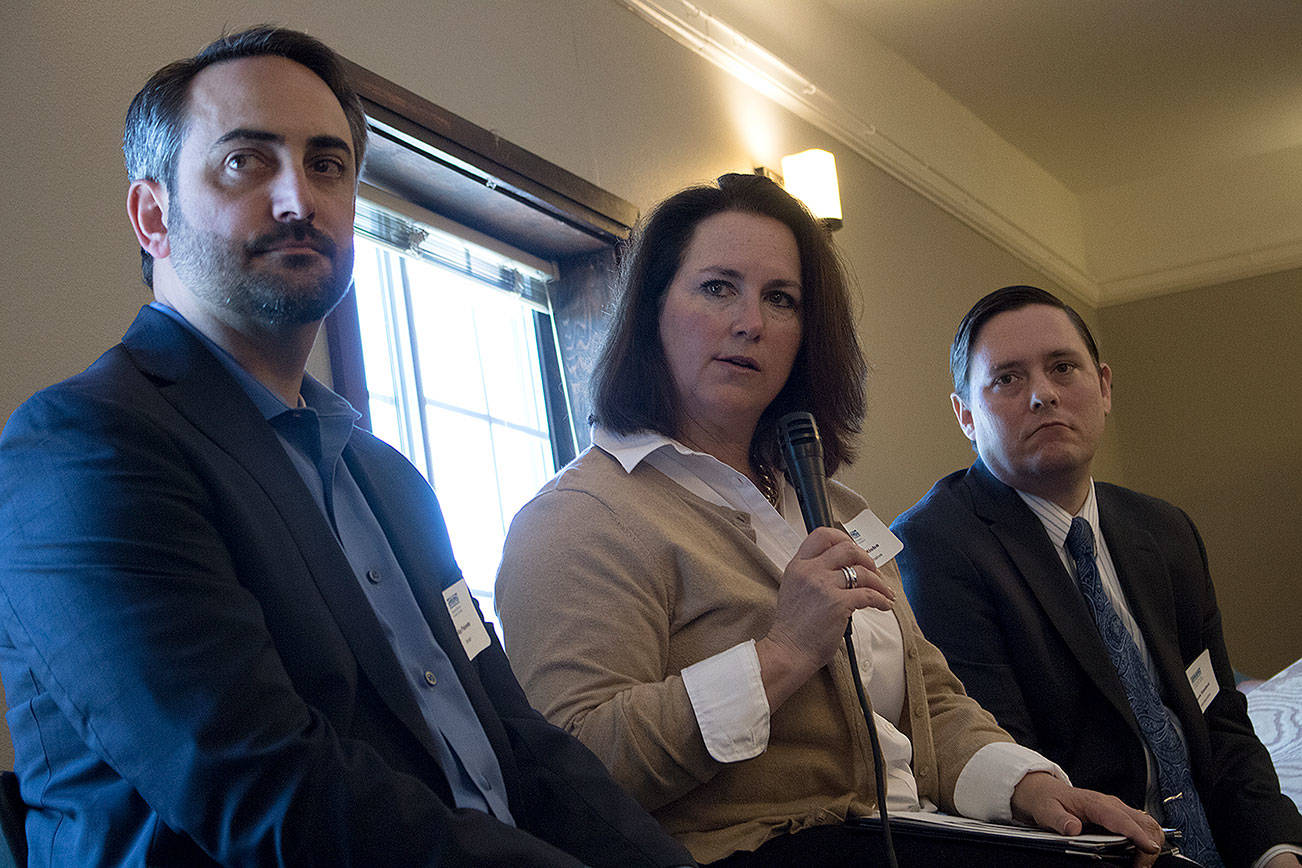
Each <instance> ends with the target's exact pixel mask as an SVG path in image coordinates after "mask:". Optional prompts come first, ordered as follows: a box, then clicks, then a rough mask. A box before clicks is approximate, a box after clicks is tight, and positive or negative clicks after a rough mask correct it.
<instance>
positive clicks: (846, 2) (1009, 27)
mask: <svg viewBox="0 0 1302 868" xmlns="http://www.w3.org/2000/svg"><path fill="white" fill-rule="evenodd" d="M826 2H828V3H829V5H831V6H833V7H834V8H837V9H839V10H841V11H842V12H844V13H845V14H847V15H849V16H851V17H852V18H854V19H856V20H858V21H859V22H861V23H862V24H863V26H864V27H865V28H866V29H867V30H868V31H869V32H870V33H871V34H872V35H873V36H874V37H875V38H876V39H877V40H879V41H880V42H881V43H882V44H884V45H885V46H887V47H888V48H890V49H891V50H893V51H894V52H896V53H897V54H899V55H900V56H901V57H902V58H904V59H905V60H906V61H908V62H909V63H910V64H911V65H912V66H914V67H915V68H916V69H917V70H918V71H919V72H921V73H922V74H923V75H925V76H926V77H927V78H929V79H930V80H931V81H933V82H935V83H936V84H937V85H938V86H939V87H940V88H941V89H942V90H944V91H945V92H947V93H948V94H949V95H950V96H952V97H954V98H955V99H956V100H957V101H958V102H960V103H962V104H963V105H964V106H966V107H967V108H968V109H970V110H971V111H972V112H974V113H975V114H976V115H977V117H979V118H980V119H981V120H982V121H984V122H985V123H986V124H987V125H989V126H990V127H991V128H992V129H994V130H995V132H997V133H998V134H999V135H1000V136H1002V137H1003V138H1004V139H1005V140H1007V141H1008V142H1009V143H1010V144H1012V145H1013V146H1014V147H1016V148H1018V149H1019V150H1021V151H1022V153H1024V154H1026V155H1027V156H1028V157H1030V158H1031V159H1033V160H1034V161H1035V162H1037V163H1039V164H1040V165H1041V166H1043V167H1044V168H1045V169H1047V170H1048V171H1049V172H1050V174H1052V175H1054V176H1055V177H1056V178H1057V179H1058V180H1060V181H1061V182H1062V183H1063V184H1064V185H1065V186H1066V187H1067V188H1068V189H1069V190H1071V191H1072V192H1074V193H1089V192H1093V191H1096V190H1100V189H1105V188H1108V187H1114V186H1117V185H1118V184H1125V183H1129V182H1133V181H1136V180H1140V179H1143V178H1147V177H1151V176H1154V175H1159V174H1165V173H1167V172H1170V171H1171V170H1172V169H1176V168H1180V169H1187V170H1190V171H1196V170H1197V168H1198V167H1200V166H1205V165H1207V164H1214V163H1220V162H1223V161H1227V160H1233V159H1238V158H1242V157H1246V156H1251V155H1256V154H1261V153H1265V152H1270V151H1278V150H1282V149H1285V148H1290V147H1295V146H1298V145H1299V144H1302V3H1299V2H1298V0H1129V2H1123V0H1111V2H1105V0H969V2H954V0H826Z"/></svg>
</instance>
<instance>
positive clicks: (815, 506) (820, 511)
mask: <svg viewBox="0 0 1302 868" xmlns="http://www.w3.org/2000/svg"><path fill="white" fill-rule="evenodd" d="M778 442H779V443H780V444H781V445H782V456H783V458H785V459H786V462H787V478H788V479H790V480H791V484H792V486H793V487H794V488H795V489H796V499H797V500H799V501H800V515H801V517H802V518H804V520H805V530H807V531H809V532H811V533H812V532H813V530H814V528H816V527H835V526H836V522H835V521H834V520H833V518H832V507H831V505H830V504H829V503H828V501H827V468H826V467H825V466H824V464H823V441H822V439H821V438H820V437H819V436H818V424H817V423H816V422H815V421H814V415H813V414H812V413H807V412H805V411H803V410H801V411H798V412H795V413H788V414H786V415H785V416H783V417H782V418H781V419H779V420H778Z"/></svg>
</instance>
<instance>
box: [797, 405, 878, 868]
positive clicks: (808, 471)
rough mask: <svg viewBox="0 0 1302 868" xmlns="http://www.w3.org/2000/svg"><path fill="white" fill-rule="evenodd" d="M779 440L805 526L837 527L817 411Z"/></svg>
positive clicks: (858, 683)
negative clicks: (829, 491) (819, 432)
mask: <svg viewBox="0 0 1302 868" xmlns="http://www.w3.org/2000/svg"><path fill="white" fill-rule="evenodd" d="M778 442H779V443H780V444H781V446H782V457H783V458H784V459H786V462H787V478H788V479H790V480H791V484H792V486H794V487H795V489H796V499H798V500H799V501H800V515H801V517H802V518H804V520H805V530H807V531H809V532H810V533H813V532H814V528H816V527H835V526H836V523H835V521H834V520H833V519H832V507H831V505H830V504H829V503H828V501H827V468H826V466H824V464H823V441H822V438H820V437H819V436H818V423H816V422H815V421H814V415H813V414H812V413H806V412H804V411H803V410H802V411H799V412H796V413H788V414H786V415H785V416H783V417H782V418H781V419H778ZM853 625H854V621H853V619H847V620H846V622H845V653H846V656H847V658H848V659H849V662H850V679H851V680H852V681H853V682H854V692H855V695H856V696H857V697H858V699H859V710H860V711H861V712H863V719H864V723H865V724H866V725H867V727H868V743H869V746H871V748H872V753H873V779H874V781H875V783H876V784H877V813H878V815H879V816H880V817H881V820H882V846H883V848H884V849H885V851H886V864H887V865H888V866H890V868H898V863H897V861H896V856H895V841H894V839H893V838H892V837H891V819H890V816H889V815H888V814H887V812H886V799H885V797H884V796H883V794H884V793H885V792H886V772H885V766H886V764H885V761H884V760H883V758H882V745H881V740H880V738H879V737H878V735H877V724H876V723H874V722H873V715H872V710H871V709H870V708H869V707H868V697H867V696H866V695H865V694H864V689H863V680H862V678H861V677H860V676H859V664H858V662H856V660H855V655H854V639H853V634H854V626H853Z"/></svg>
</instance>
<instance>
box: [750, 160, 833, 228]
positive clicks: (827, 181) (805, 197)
mask: <svg viewBox="0 0 1302 868" xmlns="http://www.w3.org/2000/svg"><path fill="white" fill-rule="evenodd" d="M755 174H757V175H763V176H765V177H766V178H768V179H769V180H771V181H774V182H775V183H777V184H778V185H779V186H781V187H782V188H783V189H784V190H786V191H787V192H788V193H790V194H791V195H792V196H795V197H796V198H797V199H799V200H800V201H801V202H803V203H804V205H805V207H806V208H808V209H809V211H810V213H811V214H813V215H814V217H815V218H816V219H817V220H818V222H820V223H822V224H823V226H824V227H826V228H827V230H828V231H830V232H835V231H836V230H838V229H840V228H841V226H842V222H841V190H840V187H839V186H838V185H837V182H836V158H835V157H833V156H832V155H831V153H829V152H827V151H824V150H822V149H821V148H810V149H809V150H807V151H801V152H800V153H798V154H788V155H787V156H785V157H783V158H782V174H781V175H779V174H778V173H777V172H774V171H773V170H772V169H766V168H763V167H760V168H757V169H756V170H755Z"/></svg>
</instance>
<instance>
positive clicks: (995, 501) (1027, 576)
mask: <svg viewBox="0 0 1302 868" xmlns="http://www.w3.org/2000/svg"><path fill="white" fill-rule="evenodd" d="M966 479H967V483H968V488H969V490H970V491H971V492H972V501H973V509H974V511H975V512H976V514H977V515H978V516H980V517H981V518H982V520H984V521H986V522H987V523H988V524H989V526H990V532H991V533H992V534H994V536H995V538H996V539H997V540H998V541H999V544H1000V545H1001V546H1003V548H1004V551H1005V552H1006V553H1007V555H1008V557H1009V560H1011V561H1012V563H1013V566H1014V567H1015V568H1016V570H1017V571H1018V573H1020V574H1021V577H1022V581H1023V582H1025V583H1026V585H1027V586H1028V587H1029V588H1030V589H1031V592H1032V593H1033V594H1034V595H1035V598H1036V600H1038V601H1039V603H1040V606H1041V608H1043V609H1044V612H1045V615H1046V616H1047V617H1048V619H1049V622H1050V623H1051V624H1053V626H1054V628H1055V629H1056V630H1057V631H1058V633H1059V635H1061V636H1062V639H1063V641H1064V642H1065V643H1066V645H1067V647H1068V649H1070V650H1071V653H1072V655H1073V656H1075V658H1076V660H1077V662H1078V663H1080V665H1081V668H1082V669H1084V670H1085V674H1086V675H1087V676H1088V677H1089V678H1090V680H1091V681H1093V682H1094V684H1095V686H1097V687H1098V689H1099V690H1100V691H1101V692H1102V693H1103V695H1104V696H1106V697H1107V698H1108V701H1109V702H1111V703H1112V704H1113V705H1114V706H1115V707H1116V709H1117V711H1118V712H1120V713H1121V716H1122V717H1123V718H1124V719H1126V720H1127V721H1128V722H1129V723H1130V725H1131V726H1132V727H1133V728H1135V730H1136V732H1138V725H1137V724H1136V723H1135V721H1134V712H1133V711H1132V710H1131V708H1130V702H1129V700H1127V699H1126V693H1125V687H1124V686H1123V685H1122V683H1121V679H1120V677H1118V675H1117V670H1116V667H1115V666H1114V665H1113V664H1112V658H1111V657H1109V656H1108V650H1107V648H1106V647H1104V645H1103V640H1102V639H1101V638H1100V636H1099V632H1098V628H1097V627H1096V626H1095V624H1094V616H1093V615H1091V614H1090V611H1089V607H1088V606H1087V605H1086V604H1085V599H1084V597H1082V596H1081V594H1080V591H1079V590H1078V589H1077V588H1076V586H1075V584H1074V583H1073V582H1072V578H1071V575H1070V574H1069V573H1068V572H1067V570H1066V568H1064V567H1063V565H1062V560H1061V558H1059V557H1058V553H1057V552H1056V551H1055V550H1054V548H1053V544H1052V542H1051V541H1050V540H1049V535H1048V534H1047V533H1045V530H1044V525H1042V524H1041V523H1040V520H1039V519H1038V518H1036V516H1035V513H1033V512H1031V509H1030V507H1028V506H1027V505H1026V504H1025V503H1024V502H1023V501H1022V499H1021V498H1020V497H1018V496H1017V492H1015V491H1013V489H1011V488H1009V487H1008V486H1007V485H1005V484H1004V483H1002V482H1000V481H999V480H998V479H996V478H995V477H994V475H993V474H991V473H990V471H989V470H988V469H987V468H986V467H985V465H984V464H983V463H982V462H981V461H980V460H978V461H977V462H976V463H975V464H973V466H972V469H971V470H969V471H968V474H967V477H966Z"/></svg>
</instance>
